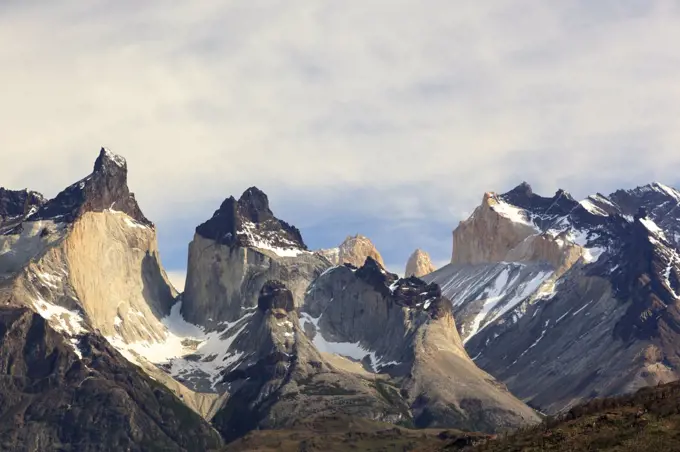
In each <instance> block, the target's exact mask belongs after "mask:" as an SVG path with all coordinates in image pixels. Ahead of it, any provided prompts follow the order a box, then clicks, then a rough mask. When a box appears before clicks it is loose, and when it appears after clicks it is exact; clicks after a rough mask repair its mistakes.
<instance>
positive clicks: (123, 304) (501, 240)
mask: <svg viewBox="0 0 680 452" xmlns="http://www.w3.org/2000/svg"><path fill="white" fill-rule="evenodd" d="M93 157H94V155H93ZM86 170H87V169H86ZM84 172H85V171H84ZM678 206H680V193H679V192H678V191H676V190H675V189H673V188H671V187H668V186H666V185H663V184H660V183H653V184H649V185H646V186H642V187H638V188H635V189H631V190H618V191H616V192H614V193H612V194H611V195H607V196H605V195H602V194H596V195H593V196H590V197H588V198H586V199H584V200H580V201H578V200H576V199H574V197H572V196H571V195H570V194H569V193H568V192H566V191H564V190H558V191H557V192H556V193H555V194H554V195H552V196H545V197H544V196H541V195H538V194H536V193H534V191H533V189H532V188H531V186H530V185H529V184H527V183H522V184H520V185H519V186H517V187H516V188H514V189H513V190H510V191H509V192H507V193H495V192H487V193H485V194H484V195H483V196H482V202H481V204H480V205H479V206H478V207H477V208H476V209H475V211H474V213H473V214H472V215H471V216H470V218H468V219H466V220H464V221H462V222H461V223H460V224H459V225H458V227H457V228H456V229H455V230H454V231H453V236H452V239H453V240H452V250H451V251H452V253H451V263H450V264H448V265H445V266H444V267H442V268H440V269H435V268H434V267H433V265H432V262H431V261H430V258H429V256H428V255H427V253H425V252H423V251H421V250H416V251H415V252H414V253H413V255H412V256H411V257H410V258H409V260H408V263H407V266H406V272H405V276H406V277H405V278H400V277H399V276H398V275H396V274H394V273H392V272H390V271H388V269H386V268H385V265H384V263H383V260H382V257H381V256H380V253H379V252H378V251H377V249H376V247H375V246H374V245H373V243H372V242H371V241H370V240H369V239H368V238H366V237H364V236H361V235H358V234H357V235H354V236H348V238H347V239H346V240H345V241H344V242H343V243H342V244H341V245H340V246H339V247H337V248H329V249H324V250H319V251H310V250H309V249H308V248H307V245H306V244H305V241H304V239H303V236H302V233H301V232H300V230H299V229H297V228H296V227H295V226H293V225H291V224H289V223H287V222H286V221H284V220H282V219H280V218H278V217H277V216H276V215H275V213H274V211H273V210H272V206H270V203H269V198H268V197H267V195H266V194H265V193H264V192H262V191H261V190H259V189H258V188H256V187H251V188H248V189H247V190H246V191H244V192H243V194H242V195H241V196H240V197H239V198H238V200H237V199H236V198H234V197H232V196H229V197H227V198H226V199H225V200H224V202H222V203H221V205H220V206H219V208H218V209H217V210H216V211H214V212H213V213H212V215H211V214H210V212H206V218H207V219H206V220H205V221H204V222H202V223H201V224H199V225H198V226H197V227H196V230H195V234H194V236H193V240H192V241H191V243H189V245H188V250H187V255H188V257H187V264H188V268H187V279H186V285H185V287H186V288H185V291H184V293H181V294H180V293H177V291H176V290H175V289H174V288H173V287H172V285H171V284H170V283H169V281H168V278H167V275H166V272H165V270H164V268H163V265H162V262H161V258H160V253H159V251H158V246H157V237H156V227H155V226H154V224H153V223H152V222H151V221H150V220H149V219H147V218H146V217H145V216H144V214H143V213H142V210H141V208H140V206H139V205H138V203H137V201H136V200H135V197H134V195H133V193H132V192H131V191H130V189H129V187H128V166H127V162H126V161H125V159H124V158H123V157H121V156H118V155H116V154H114V153H112V152H111V151H109V150H107V149H103V148H102V149H101V150H100V151H99V153H98V154H97V156H96V159H95V162H94V166H93V167H91V173H90V174H89V175H87V176H85V177H84V178H82V179H80V180H79V181H77V182H76V183H74V184H72V185H70V186H68V187H66V188H65V189H64V190H62V191H61V192H60V193H59V194H57V195H56V196H55V197H54V198H52V199H46V198H45V197H43V196H42V195H40V194H38V193H36V192H34V191H30V190H10V189H5V188H0V373H1V374H2V375H3V379H0V380H2V384H0V399H2V404H0V405H2V406H0V417H2V419H3V420H4V422H2V423H0V424H2V425H0V450H13V451H33V450H83V451H89V450H129V451H137V450H139V451H146V450H170V451H173V450H177V451H187V450H188V451H193V450H196V451H198V450H200V451H206V450H230V448H233V447H236V448H237V449H233V450H249V449H248V447H250V446H253V447H254V448H255V449H257V447H259V446H255V445H254V443H253V441H254V442H255V443H257V444H263V443H262V442H264V443H268V442H270V441H275V442H276V441H278V442H277V443H276V446H275V448H283V449H285V448H286V447H287V445H290V444H289V443H291V442H292V443H295V444H297V445H296V447H297V448H302V449H304V450H307V449H310V448H312V446H313V442H309V441H311V439H310V438H311V437H312V436H314V435H316V434H317V433H318V434H322V435H324V437H325V438H326V439H327V440H328V441H330V438H333V439H335V438H338V440H339V441H342V442H343V444H347V445H351V446H352V447H355V446H356V447H357V448H358V450H362V449H361V448H362V447H367V448H370V447H369V446H367V445H366V443H365V442H364V440H366V441H368V442H370V444H373V445H375V444H381V446H380V447H383V446H385V444H392V445H393V446H394V447H397V444H399V447H402V446H403V447H405V448H407V450H408V448H409V447H414V444H415V443H414V440H413V438H421V439H423V441H425V442H426V443H427V444H440V445H441V444H445V443H446V442H447V441H448V440H449V439H451V440H452V441H455V444H453V443H452V444H449V445H450V446H452V447H454V446H455V447H460V448H462V447H473V446H475V444H474V443H475V441H477V439H476V438H489V436H488V435H490V434H496V433H501V432H507V431H511V430H518V429H519V432H520V433H519V434H517V435H519V436H517V435H516V436H514V437H509V438H519V437H521V432H534V431H537V430H536V429H539V428H543V427H531V426H533V425H537V424H538V423H539V422H540V419H541V415H540V414H539V412H538V411H540V412H542V413H546V414H553V413H559V412H565V411H567V412H569V410H570V409H572V407H574V406H576V405H577V404H579V403H582V402H587V401H588V400H591V399H593V398H595V397H601V396H610V395H616V394H622V393H629V392H632V391H635V390H638V389H640V388H643V387H646V386H654V385H657V384H660V383H665V382H669V381H672V380H676V379H678V377H680V361H679V359H678V356H680V351H679V350H678V346H677V344H680V337H678V333H677V332H678V331H680V317H679V315H678V312H680V304H679V303H680V255H679V253H680V250H679V249H678V242H679V237H680V235H679V231H680V229H679V227H678V225H679V224H680V216H679V215H680V212H679V211H678V210H679V209H678ZM662 392H663V391H662ZM530 406H531V407H530ZM532 407H533V408H532ZM537 410H538V411H537ZM543 425H545V424H543ZM584 425H585V424H584ZM588 425H592V424H588ZM416 429H426V430H416ZM436 429H440V430H436ZM452 429H454V430H452ZM315 432H316V433H315ZM319 432H323V433H319ZM312 433H314V434H312ZM296 441H297V443H296ZM328 441H326V442H323V441H322V442H321V443H323V444H325V445H327V444H329V443H328ZM532 441H533V440H532ZM541 441H543V440H541ZM284 443H285V444H284ZM321 443H318V444H321ZM416 443H417V441H416ZM542 443H545V441H543V442H542ZM268 444H269V443H268ZM314 444H316V443H314ZM485 444H491V443H485ZM498 444H500V443H498ZM249 445H250V446H249ZM420 445H421V446H422V445H423V444H420ZM324 447H325V446H324ZM371 447H372V446H371ZM480 447H486V446H484V445H482V446H480ZM305 448H306V449H305ZM296 450H297V449H296Z"/></svg>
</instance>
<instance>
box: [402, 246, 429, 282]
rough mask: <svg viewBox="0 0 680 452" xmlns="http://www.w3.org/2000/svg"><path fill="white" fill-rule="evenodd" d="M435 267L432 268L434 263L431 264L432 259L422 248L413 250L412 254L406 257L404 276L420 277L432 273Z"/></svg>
mask: <svg viewBox="0 0 680 452" xmlns="http://www.w3.org/2000/svg"><path fill="white" fill-rule="evenodd" d="M435 270H436V269H435V268H434V265H432V261H431V260H430V255H429V254H427V253H426V252H425V251H423V250H420V249H418V250H415V251H414V252H413V254H411V257H409V258H408V261H407V262H406V271H405V272H404V276H406V277H407V278H408V277H409V276H415V277H416V278H420V277H422V276H425V275H427V274H429V273H432V272H433V271H435Z"/></svg>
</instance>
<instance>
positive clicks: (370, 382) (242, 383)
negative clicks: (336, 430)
mask: <svg viewBox="0 0 680 452" xmlns="http://www.w3.org/2000/svg"><path fill="white" fill-rule="evenodd" d="M292 300H293V294H292V292H291V291H290V290H288V289H287V288H286V287H285V285H284V284H282V283H281V282H280V281H267V282H266V283H265V284H264V286H263V287H262V290H261V292H260V294H259V302H258V309H256V310H255V311H254V312H253V313H252V315H251V316H250V317H249V318H248V320H247V322H248V323H247V327H245V328H242V329H241V332H240V333H239V335H238V336H237V337H236V338H235V339H234V347H235V348H236V349H240V350H242V353H243V354H244V355H247V357H248V358H247V359H244V360H242V361H241V362H240V363H239V364H238V365H237V366H235V367H233V368H231V369H230V370H229V372H226V373H225V375H224V381H225V382H226V383H227V384H228V387H229V394H230V395H229V397H228V398H226V400H225V402H224V405H223V406H222V407H221V408H220V409H219V410H218V411H217V413H216V415H215V416H214V418H213V423H214V425H215V426H216V428H217V429H218V430H219V431H220V432H221V433H222V435H223V436H224V437H225V439H227V440H228V441H230V440H233V439H235V438H238V437H240V436H242V435H244V434H245V433H247V432H248V431H250V430H253V429H256V428H257V429H277V428H290V427H292V426H294V425H299V424H301V423H309V422H316V420H319V419H327V418H332V417H336V416H350V417H355V418H356V417H360V418H367V419H373V420H379V421H383V422H390V423H396V422H401V421H403V422H407V421H409V420H410V416H409V411H408V408H405V402H404V401H403V400H402V398H401V396H400V395H399V392H398V391H396V390H395V389H394V388H392V387H391V386H389V385H388V384H385V383H383V382H382V380H383V378H382V377H377V378H376V377H375V376H369V377H368V378H366V377H363V376H361V375H358V374H356V373H352V372H347V371H344V370H341V369H339V368H337V367H335V366H334V365H333V364H331V363H330V362H329V361H328V360H327V359H326V358H325V357H323V356H322V354H321V353H319V351H318V350H317V349H316V347H314V345H313V344H312V343H311V341H310V340H309V339H308V338H307V336H306V335H305V334H304V332H303V331H302V329H301V328H300V323H299V320H298V315H297V312H296V310H294V309H292ZM383 386H385V387H384V388H383Z"/></svg>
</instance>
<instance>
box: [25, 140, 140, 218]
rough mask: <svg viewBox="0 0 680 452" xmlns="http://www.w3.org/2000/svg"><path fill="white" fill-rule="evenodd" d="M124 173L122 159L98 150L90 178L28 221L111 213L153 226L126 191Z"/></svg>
mask: <svg viewBox="0 0 680 452" xmlns="http://www.w3.org/2000/svg"><path fill="white" fill-rule="evenodd" d="M127 171H128V170H127V163H126V161H125V159H124V158H123V157H121V156H119V155H116V154H114V153H112V152H111V151H109V150H108V149H106V148H101V150H100V151H99V155H98V157H97V159H96V160H95V163H94V168H93V171H92V173H91V174H90V175H89V176H87V177H85V178H84V179H81V180H79V181H78V182H76V183H74V184H72V185H70V186H69V187H67V188H66V189H64V190H62V191H61V192H60V193H59V194H58V195H57V196H56V197H55V198H54V199H51V200H49V201H47V202H46V203H44V204H43V205H42V206H41V207H40V209H38V211H37V212H35V213H34V214H33V215H31V216H29V217H28V218H27V219H28V220H53V221H56V222H59V223H63V222H65V223H70V222H73V221H75V220H76V219H77V218H78V217H80V216H81V215H82V214H84V213H85V212H103V211H107V210H113V211H118V212H124V213H126V214H127V215H129V216H130V217H132V218H133V219H135V220H136V221H138V222H139V223H142V224H144V225H146V226H151V227H152V226H153V223H152V222H151V221H149V220H148V219H147V218H146V217H145V216H144V214H143V213H142V211H141V209H140V208H139V205H138V204H137V201H136V199H135V196H134V194H133V193H131V192H130V189H129V188H128V184H127V175H128V172H127Z"/></svg>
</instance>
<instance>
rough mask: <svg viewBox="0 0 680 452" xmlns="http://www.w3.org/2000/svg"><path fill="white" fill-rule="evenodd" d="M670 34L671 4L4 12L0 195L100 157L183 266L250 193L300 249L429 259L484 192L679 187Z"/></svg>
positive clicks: (69, 177)
mask: <svg viewBox="0 0 680 452" xmlns="http://www.w3.org/2000/svg"><path fill="white" fill-rule="evenodd" d="M678 42H680V2H679V1H671V0H665V1H651V0H597V1H592V0H580V1H575V0H574V1H570V0H563V1H559V2H552V1H545V0H512V1H509V0H508V1H504V0H497V1H484V2H472V1H467V0H465V1H454V0H364V1H358V0H357V1H354V0H349V1H342V2H338V1H321V0H315V1H310V0H286V1H274V0H271V1H262V0H259V1H258V0H248V1H245V0H243V1H209V0H202V1H200V2H189V1H186V2H180V1H172V2H169V1H160V0H155V1H145V2H138V1H120V0H118V1H107V2H83V1H80V0H72V1H57V0H55V1H50V2H32V1H15V0H10V1H7V0H5V1H3V2H1V3H0V68H1V70H0V93H1V96H0V153H1V154H0V186H5V187H10V188H24V187H29V188H32V189H35V190H38V191H41V192H43V193H45V194H46V195H48V196H53V195H55V194H56V193H57V192H58V191H59V190H60V189H61V188H63V187H65V186H66V185H68V184H69V183H71V182H73V181H75V180H76V179H78V178H79V177H82V176H83V175H85V174H87V173H88V172H89V171H90V170H91V165H92V162H93V161H94V158H95V157H96V155H97V151H98V149H99V147H100V146H107V147H109V148H110V149H111V150H112V151H114V152H116V153H119V154H122V155H124V156H125V157H126V158H127V160H128V165H129V167H130V186H131V189H132V190H133V191H135V192H136V194H137V197H138V199H139V201H140V204H141V206H142V209H143V210H144V212H145V213H146V214H147V216H149V217H150V218H151V219H152V220H154V221H155V222H156V223H157V225H158V228H159V234H160V242H161V251H162V253H163V258H164V262H165V264H166V266H167V267H168V268H169V269H171V270H173V271H178V272H180V274H181V271H182V269H183V268H184V267H185V266H186V247H187V243H188V241H189V240H190V239H191V236H192V234H193V228H194V227H195V226H196V225H197V224H198V223H200V222H202V221H203V220H205V219H207V218H208V217H209V216H210V215H211V214H212V212H213V210H214V209H216V208H217V207H218V205H219V203H220V202H221V201H222V200H223V199H224V198H225V197H227V196H228V195H230V194H234V195H236V196H238V195H239V194H240V193H241V192H242V191H243V190H244V189H246V188H247V187H248V186H251V185H257V186H258V187H260V188H262V189H263V190H264V191H265V192H267V193H268V194H269V196H270V199H271V201H272V208H273V210H274V211H275V213H276V214H277V215H278V216H280V217H281V218H283V219H285V220H287V221H289V222H291V223H294V224H296V225H297V226H298V227H300V228H301V229H302V232H303V235H304V236H305V239H306V241H307V242H308V244H309V245H310V246H311V247H314V248H316V247H328V246H333V245H336V244H337V243H339V242H340V241H342V240H343V239H344V237H345V236H346V235H348V234H353V233H356V232H361V233H364V234H366V235H369V237H371V238H372V239H373V240H374V241H375V242H376V243H377V244H378V247H379V249H380V251H381V252H382V253H383V254H384V255H385V258H386V262H387V263H388V266H389V267H390V269H391V270H393V271H403V265H404V263H405V261H406V258H407V257H408V255H409V254H410V253H411V252H412V251H413V249H414V248H415V247H421V248H424V249H425V250H427V251H429V252H430V253H431V254H432V255H433V258H434V259H435V260H436V261H437V262H440V263H441V262H444V261H445V260H446V259H447V258H448V257H449V256H450V252H451V250H450V247H451V240H450V233H451V229H452V228H453V227H455V226H456V224H457V222H458V221H460V220H461V219H462V218H463V217H464V216H466V215H467V214H469V213H470V212H471V211H472V210H473V209H474V207H475V206H476V205H477V204H478V203H479V201H480V200H481V197H482V194H483V192H484V191H489V190H497V191H504V190H507V189H509V188H512V186H514V185H516V184H517V183H519V182H521V181H522V180H527V181H529V182H530V183H531V184H532V185H533V186H534V189H535V190H536V191H538V192H542V193H544V194H546V195H551V194H552V193H553V192H554V191H555V190H557V188H558V187H562V188H565V189H567V190H568V191H570V192H571V193H572V194H574V195H575V196H579V197H580V196H585V195H587V194H589V193H591V192H595V191H600V192H605V193H608V192H610V191H612V190H613V189H615V188H619V187H628V186H634V185H638V184H643V183H647V182H649V181H652V180H660V181H663V182H665V183H667V184H669V185H678V182H679V180H680V176H678V174H679V171H678V170H679V168H680V150H679V149H680V83H678V81H679V80H680V53H679V52H678V50H677V43H678ZM180 279H181V277H180Z"/></svg>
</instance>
